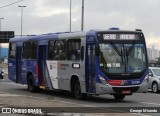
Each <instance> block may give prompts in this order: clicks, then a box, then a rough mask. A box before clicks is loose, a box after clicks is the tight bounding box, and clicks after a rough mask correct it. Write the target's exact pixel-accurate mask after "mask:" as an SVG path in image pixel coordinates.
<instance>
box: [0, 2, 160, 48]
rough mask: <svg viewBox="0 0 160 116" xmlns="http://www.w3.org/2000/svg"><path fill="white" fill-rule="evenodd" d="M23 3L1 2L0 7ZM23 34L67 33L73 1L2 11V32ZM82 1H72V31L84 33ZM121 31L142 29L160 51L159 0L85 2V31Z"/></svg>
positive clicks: (7, 8) (31, 5)
mask: <svg viewBox="0 0 160 116" xmlns="http://www.w3.org/2000/svg"><path fill="white" fill-rule="evenodd" d="M17 1H20V0H0V7H1V6H5V5H8V4H10V3H14V2H17ZM19 5H25V6H26V7H25V8H24V9H23V34H24V35H35V34H36V35H37V34H44V33H54V32H66V31H69V26H70V0H22V1H21V2H19V3H17V4H14V5H11V6H8V7H5V8H0V18H4V19H3V20H1V30H2V31H15V34H16V35H20V33H21V31H20V30H21V8H20V7H18V6H19ZM81 11H82V0H72V10H71V12H72V18H71V19H72V29H71V30H72V31H80V30H81ZM111 27H118V28H120V29H122V30H135V29H142V31H143V33H144V35H145V38H146V42H147V47H150V48H152V46H154V47H155V48H156V49H159V50H160V0H84V31H89V30H92V29H108V28H111Z"/></svg>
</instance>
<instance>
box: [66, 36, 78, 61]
mask: <svg viewBox="0 0 160 116" xmlns="http://www.w3.org/2000/svg"><path fill="white" fill-rule="evenodd" d="M67 45H68V47H67V56H68V57H67V60H73V61H74V60H76V61H79V60H80V54H81V40H80V39H69V40H68V44H67Z"/></svg>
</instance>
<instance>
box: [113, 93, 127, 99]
mask: <svg viewBox="0 0 160 116" xmlns="http://www.w3.org/2000/svg"><path fill="white" fill-rule="evenodd" d="M113 96H114V98H115V99H116V100H123V99H124V98H125V95H122V94H120V95H119V94H115V95H113Z"/></svg>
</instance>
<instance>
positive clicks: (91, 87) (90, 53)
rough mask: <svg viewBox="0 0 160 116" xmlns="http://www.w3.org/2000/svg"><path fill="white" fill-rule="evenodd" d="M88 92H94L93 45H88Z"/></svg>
mask: <svg viewBox="0 0 160 116" xmlns="http://www.w3.org/2000/svg"><path fill="white" fill-rule="evenodd" d="M87 60H88V61H87V62H88V69H87V70H88V71H87V72H88V92H90V93H95V66H94V65H95V45H93V44H90V45H88V59H87Z"/></svg>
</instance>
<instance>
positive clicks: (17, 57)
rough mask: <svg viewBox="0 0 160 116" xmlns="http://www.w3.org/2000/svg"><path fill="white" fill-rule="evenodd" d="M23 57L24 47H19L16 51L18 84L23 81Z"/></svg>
mask: <svg viewBox="0 0 160 116" xmlns="http://www.w3.org/2000/svg"><path fill="white" fill-rule="evenodd" d="M21 55H22V47H17V49H16V83H20V82H21V81H22V80H21V69H22V67H21Z"/></svg>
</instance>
